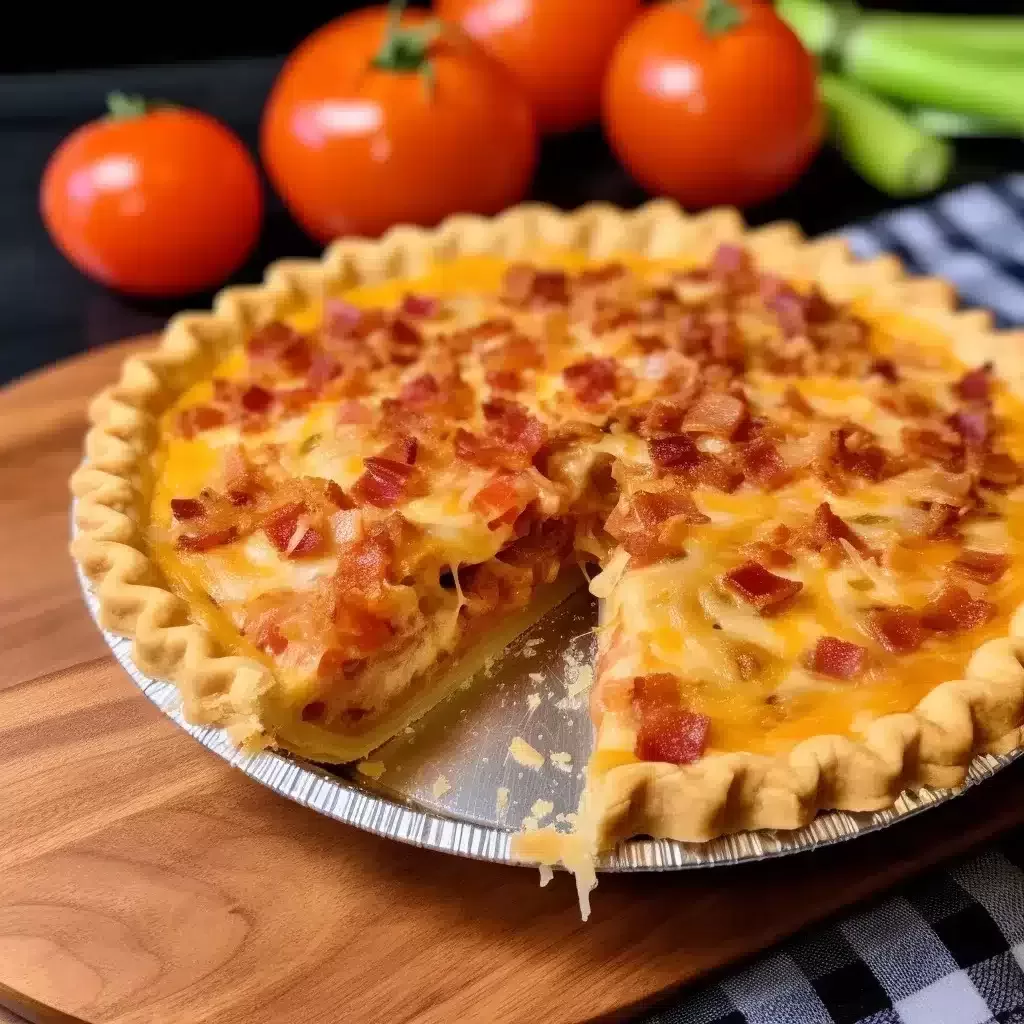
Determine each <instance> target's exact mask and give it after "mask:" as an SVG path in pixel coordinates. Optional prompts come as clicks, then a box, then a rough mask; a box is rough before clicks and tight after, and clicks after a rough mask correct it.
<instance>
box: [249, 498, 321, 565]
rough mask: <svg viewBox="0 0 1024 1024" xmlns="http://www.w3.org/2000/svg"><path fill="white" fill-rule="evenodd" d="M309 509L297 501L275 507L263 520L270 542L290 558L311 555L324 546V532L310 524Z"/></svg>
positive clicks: (264, 529) (264, 530)
mask: <svg viewBox="0 0 1024 1024" xmlns="http://www.w3.org/2000/svg"><path fill="white" fill-rule="evenodd" d="M308 511H309V510H308V509H307V508H306V506H305V505H304V504H303V503H302V502H301V501H296V502H292V503H291V504H288V505H282V506H281V508H278V509H274V511H272V512H271V513H269V515H268V516H267V517H266V518H265V519H264V520H263V532H264V533H265V534H266V535H267V537H268V539H269V540H270V543H271V544H273V545H274V547H275V548H277V550H278V551H280V552H281V554H283V555H286V556H287V557H288V558H301V557H302V556H303V555H311V554H313V552H315V551H318V550H319V549H320V548H321V547H322V546H323V542H324V538H323V534H321V533H320V531H319V530H317V529H315V528H314V527H313V526H311V525H310V524H309V518H308V515H307V513H308Z"/></svg>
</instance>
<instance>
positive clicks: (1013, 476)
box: [978, 452, 1022, 489]
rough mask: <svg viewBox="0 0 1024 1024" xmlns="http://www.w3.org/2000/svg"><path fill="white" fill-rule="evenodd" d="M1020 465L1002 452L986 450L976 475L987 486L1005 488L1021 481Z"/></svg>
mask: <svg viewBox="0 0 1024 1024" xmlns="http://www.w3.org/2000/svg"><path fill="white" fill-rule="evenodd" d="M1021 476H1022V473H1021V467H1020V466H1019V465H1018V464H1017V463H1016V462H1014V460H1013V459H1012V458H1011V457H1010V456H1009V455H1007V454H1005V453H1004V452H987V453H986V454H985V456H984V458H983V459H982V461H981V468H980V470H979V471H978V477H979V479H980V480H981V482H982V483H983V484H985V485H986V486H988V487H994V488H997V489H1005V488H1007V487H1015V486H1016V485H1017V484H1019V483H1020V481H1021Z"/></svg>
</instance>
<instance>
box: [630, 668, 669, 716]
mask: <svg viewBox="0 0 1024 1024" xmlns="http://www.w3.org/2000/svg"><path fill="white" fill-rule="evenodd" d="M679 698H680V692H679V678H678V676H674V675H673V674H672V673H671V672H652V673H650V674H649V675H646V676H637V677H636V678H635V679H634V680H633V690H632V704H633V710H634V711H635V712H636V713H637V714H638V715H640V716H643V714H644V713H645V712H648V711H654V710H656V709H657V708H663V707H671V708H677V707H679Z"/></svg>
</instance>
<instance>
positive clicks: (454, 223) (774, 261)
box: [71, 200, 1024, 868]
mask: <svg viewBox="0 0 1024 1024" xmlns="http://www.w3.org/2000/svg"><path fill="white" fill-rule="evenodd" d="M722 243H738V244H742V245H743V246H744V247H746V248H747V249H748V250H749V251H750V253H751V254H752V255H753V256H754V258H755V260H756V261H757V262H758V264H759V266H761V267H763V268H765V269H767V270H768V271H771V272H774V273H776V274H778V275H780V276H782V277H784V278H786V279H790V280H800V281H805V282H809V283H814V284H816V285H817V286H818V287H819V288H820V290H821V292H822V294H823V295H824V296H825V297H826V298H827V299H828V300H830V301H833V302H848V301H852V300H855V299H862V300H863V299H866V300H867V301H869V302H870V306H871V308H872V309H873V310H881V311H893V312H895V313H897V314H900V315H905V316H907V317H910V318H913V320H914V321H915V322H918V323H923V324H926V325H929V326H930V327H931V328H933V329H935V330H936V331H938V332H941V333H942V334H943V335H944V336H945V338H946V339H948V344H949V347H950V349H951V350H952V352H953V354H954V355H956V356H957V357H958V358H959V359H960V360H961V361H962V362H964V363H965V364H967V365H976V364H978V363H982V362H991V363H992V364H993V366H994V372H995V374H996V375H997V376H998V377H999V378H1000V379H1001V380H1002V381H1003V382H1004V383H1006V384H1007V386H1008V387H1009V389H1010V390H1011V391H1012V392H1013V393H1014V394H1016V395H1017V396H1018V397H1024V331H1020V330H1018V331H996V330H994V329H993V327H992V324H991V318H990V315H989V314H988V313H987V312H985V311H981V310H972V311H958V310H957V309H956V307H955V297H954V293H953V289H952V288H951V286H950V285H949V284H947V283H946V282H944V281H942V280H939V279H936V278H916V277H909V276H907V275H906V274H905V273H904V271H903V270H902V268H901V265H900V263H899V261H898V260H897V259H896V258H895V257H892V256H882V257H878V258H875V259H872V260H868V261H858V260H855V259H854V258H853V257H852V256H851V254H850V253H849V251H848V249H847V246H846V243H845V242H844V241H843V240H842V239H840V238H837V237H826V238H821V239H817V240H813V241H806V240H804V239H803V238H802V236H801V234H800V232H799V231H798V229H797V228H796V227H795V226H794V225H792V224H788V223H779V224H773V225H770V226H767V227H764V228H758V229H748V228H746V227H745V226H744V224H743V221H742V219H741V218H740V216H739V214H738V213H737V212H736V211H734V210H731V209H716V210H711V211H709V212H706V213H702V214H698V215H694V216H691V215H687V214H685V213H683V212H682V211H681V210H680V209H679V208H678V207H676V206H675V205H674V204H672V203H670V202H667V201H663V200H657V201H654V202H651V203H648V204H647V205H645V206H643V207H641V208H640V209H638V210H636V211H634V212H622V211H620V210H617V209H615V208H613V207H610V206H607V205H603V204H592V205H589V206H586V207H584V208H582V209H580V210H578V211H576V212H574V213H570V214H564V213H560V212H558V211H556V210H554V209H551V208H549V207H545V206H540V205H532V204H531V205H523V206H519V207H516V208H514V209H512V210H510V211H508V212H507V213H505V214H503V215H501V216H499V217H497V218H494V219H483V218H478V217H468V216H458V217H453V218H451V219H449V220H447V221H445V222H444V223H443V224H442V225H441V226H440V227H438V228H437V229H434V230H421V229H417V228H410V227H400V228H396V229H394V230H392V231H390V232H388V233H387V234H386V235H385V236H384V237H383V238H381V239H380V240H379V241H368V240H362V239H356V240H343V241H339V242H336V243H335V244H333V245H332V246H331V247H330V248H329V249H327V251H326V252H325V253H324V256H323V258H322V259H321V260H319V261H282V262H279V263H276V264H274V265H272V266H271V267H270V268H269V269H268V271H267V274H266V277H265V280H264V283H263V284H262V285H258V286H253V287H239V288H229V289H226V290H224V291H222V292H221V293H220V294H219V295H218V296H217V298H216V300H215V302H214V308H213V311H212V312H209V313H182V314H179V315H178V316H176V317H174V318H173V319H172V320H171V321H170V323H169V324H168V326H167V328H166V330H165V331H164V334H163V337H162V339H161V341H160V344H159V345H158V346H157V347H156V348H155V349H154V350H153V351H151V352H148V353H144V354H141V355H136V356H132V357H130V358H128V359H127V360H126V361H125V363H124V366H123V369H122V372H121V376H120V379H119V380H118V382H117V383H116V384H114V385H113V386H111V387H109V388H107V389H106V390H104V391H103V392H102V393H101V394H100V395H98V396H97V397H96V398H95V399H94V401H93V402H92V403H91V405H90V407H89V419H90V422H91V424H92V426H91V429H90V430H89V432H88V434H87V437H86V442H85V461H84V463H83V465H82V466H81V467H80V468H79V469H78V470H77V471H76V472H75V474H74V475H73V477H72V480H71V488H72V492H73V494H74V495H75V497H76V498H77V499H78V500H77V506H76V525H77V530H78V535H77V538H76V540H75V541H74V543H73V545H72V552H73V555H74V557H75V558H76V559H77V560H78V562H79V563H80V565H81V566H82V568H83V570H84V572H85V573H86V575H87V576H88V578H89V579H90V581H91V582H92V584H93V586H94V587H95V591H96V594H97V596H98V598H99V617H100V622H101V625H102V626H103V627H104V628H106V629H109V630H111V631H113V632H115V633H118V634H121V635H125V636H130V637H132V638H133V640H134V648H133V651H134V658H135V661H136V663H137V664H138V665H139V667H140V668H141V669H142V670H143V671H145V672H146V673H148V674H150V675H152V676H155V677H157V678H161V679H167V680H170V681H172V682H173V683H174V684H175V685H176V686H177V687H178V689H179V691H180V693H181V695H182V699H183V704H184V711H185V714H186V716H187V717H188V718H189V719H190V720H191V721H193V722H197V723H208V724H217V725H221V726H224V727H226V728H227V729H228V730H229V732H230V734H231V736H232V738H233V739H234V741H235V742H237V743H239V744H241V745H243V746H245V747H249V748H255V747H259V746H261V745H264V744H265V743H266V742H267V737H266V736H265V734H264V731H263V728H262V725H261V702H262V701H263V700H264V698H265V696H266V695H267V694H268V692H270V691H272V690H273V687H274V677H273V673H272V672H271V670H270V669H269V668H267V667H266V666H265V665H263V664H261V663H260V662H258V661H256V660H255V659H250V658H246V657H241V656H237V655H230V654H225V653H222V652H221V651H220V650H218V645H217V642H216V641H215V639H214V637H213V636H212V635H211V633H210V632H209V631H208V630H207V629H206V628H205V627H204V626H203V625H201V624H199V623H197V622H195V621H193V620H192V618H191V617H190V609H189V605H188V603H187V602H186V601H185V600H183V599H182V598H181V597H179V596H177V595H175V594H174V593H172V592H171V591H170V590H169V589H168V588H167V587H166V586H165V585H164V584H163V583H162V581H161V574H160V572H159V571H158V569H157V567H156V565H155V564H154V562H153V561H151V559H150V557H149V556H148V555H147V542H146V536H145V527H146V517H147V515H148V504H147V499H146V495H147V493H148V489H149V487H150V483H151V481H150V479H149V475H150V473H151V467H150V456H151V454H152V453H153V451H154V448H155V444H156V434H157V423H158V418H159V416H160V414H161V413H162V412H163V411H164V410H165V409H166V408H167V407H168V406H169V405H170V404H171V403H172V402H173V401H174V400H175V398H176V397H177V396H178V395H180V394H181V393H182V392H183V391H184V390H185V389H186V388H187V387H189V386H190V385H191V384H192V383H194V382H195V381H196V380H197V379H199V378H200V377H201V376H202V375H203V374H206V373H209V371H210V370H211V369H212V367H213V366H214V365H215V364H216V363H217V362H218V361H219V359H220V358H221V357H223V355H224V354H225V353H226V352H227V351H228V350H229V349H230V348H231V347H232V346H234V345H237V344H239V343H241V342H242V341H244V339H245V338H246V337H247V336H248V335H249V334H250V333H251V332H252V331H253V330H254V329H256V328H258V327H260V326H261V325H263V324H266V323H267V322H269V321H271V320H273V319H275V318H277V317H280V316H284V315H287V314H288V313H289V312H290V311H295V310H297V309H299V308H301V307H303V306H306V305H309V304H311V303H316V302H319V301H321V300H322V299H323V297H324V296H325V295H326V294H335V293H337V292H339V291H342V290H344V289H348V288H352V287H355V286H357V285H363V284H369V283H375V282H382V281H386V280H392V279H400V278H412V277H415V276H417V275H419V274H422V273H424V272H425V271H426V270H427V269H428V268H429V267H430V266H431V265H432V264H435V263H437V262H439V261H447V260H451V259H453V258H455V257H461V256H469V255H484V254H486V255H493V256H499V257H501V258H504V259H510V260H511V259H517V258H526V257H528V256H529V255H531V254H533V253H536V251H537V249H538V247H556V248H559V249H571V250H576V251H580V252H582V253H583V254H585V255H586V256H588V257H589V258H591V259H594V260H601V259H608V258H610V257H612V256H614V255H615V254H616V253H630V254H636V255H639V256H646V257H651V258H660V257H669V256H674V255H678V254H680V253H686V254H687V255H692V257H693V258H694V259H696V260H706V259H708V258H710V256H711V255H712V253H713V252H714V251H715V249H716V248H717V247H718V246H719V245H720V244H722ZM1022 662H1024V606H1021V607H1020V608H1018V609H1017V611H1016V612H1015V614H1014V615H1013V616H1012V618H1011V621H1010V624H1009V635H1008V636H1006V637H1004V638H1001V639H991V640H988V641H986V642H985V643H983V644H982V645H981V646H980V647H978V648H977V650H976V651H975V652H974V654H973V656H972V657H971V658H970V660H969V663H968V664H967V667H966V669H965V671H964V673H963V676H964V678H962V679H955V680H949V681H946V682H943V683H942V684H940V685H938V686H936V687H935V688H934V689H932V690H931V692H930V693H928V694H927V696H925V697H924V699H923V700H921V701H920V702H919V703H918V705H917V706H916V707H915V708H914V709H913V710H911V711H908V712H905V713H896V714H887V715H885V716H883V717H880V718H877V719H876V720H875V721H874V722H873V723H872V724H871V725H870V727H869V728H868V729H867V730H866V731H865V733H864V735H863V738H862V739H854V738H850V737H844V736H836V735H820V736H815V737H812V738H810V739H805V740H803V741H801V742H799V743H797V744H796V745H795V746H794V747H793V748H792V749H791V750H790V751H789V752H788V753H786V754H785V755H779V756H766V755H763V754H753V753H745V752H727V753H714V752H712V753H710V754H707V755H705V756H703V757H701V758H700V759H699V760H698V761H696V762H695V763H693V764H684V765H675V764H668V763H655V762H636V763H630V764H619V765H617V766H612V767H610V768H608V769H607V770H602V771H600V772H596V773H594V774H593V776H592V777H591V778H590V780H589V783H588V787H587V791H586V794H585V797H584V802H583V807H582V808H581V814H580V819H579V826H578V829H577V835H576V836H574V837H572V842H568V843H567V842H566V839H565V837H564V836H562V835H557V834H555V833H553V832H551V831H550V830H539V831H537V832H533V833H527V834H523V835H522V836H520V837H518V842H517V847H516V849H517V852H518V855H519V856H520V857H521V858H522V859H523V860H530V861H540V862H547V863H552V862H555V861H559V860H561V861H562V862H563V863H566V865H567V866H570V867H574V868H582V866H583V864H584V862H586V861H587V859H588V858H590V857H591V856H592V855H593V853H594V852H596V851H598V850H600V849H604V848H607V847H610V846H612V845H614V844H615V843H617V842H618V841H620V840H621V839H623V838H626V837H628V836H630V835H636V834H648V835H652V836H660V837H670V838H675V839H680V840H688V841H703V840H707V839H710V838H713V837H715V836H718V835H722V834H724V833H728V832H734V831H738V830H743V829H762V828H777V829H792V828H796V827H799V826H801V825H804V824H806V823H807V822H808V821H810V820H811V819H812V818H813V817H814V815H815V814H816V813H817V812H818V811H819V810H822V809H831V808H835V809H842V810H848V811H872V810H878V809H880V808H883V807H886V806H889V805H890V804H892V803H893V801H894V800H895V799H896V797H897V796H898V794H899V793H900V792H901V791H902V790H903V789H905V788H908V787H914V786H918V785H929V786H939V787H948V786H956V785H958V784H960V783H961V782H962V781H963V779H964V777H965V774H966V768H967V765H968V763H969V762H970V760H971V758H972V757H973V756H974V755H975V754H976V753H979V752H983V751H984V752H992V753H1005V752H1008V751H1010V750H1013V749H1014V748H1016V747H1018V746H1019V745H1020V744H1021V729H1022V723H1024V667H1022ZM602 742H603V741H602V739H601V738H600V737H599V742H598V749H599V750H600V748H601V743H602Z"/></svg>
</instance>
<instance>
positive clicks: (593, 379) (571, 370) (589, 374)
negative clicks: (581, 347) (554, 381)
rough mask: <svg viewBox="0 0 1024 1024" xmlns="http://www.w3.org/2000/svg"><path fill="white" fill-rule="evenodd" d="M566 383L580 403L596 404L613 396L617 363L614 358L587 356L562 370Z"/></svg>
mask: <svg viewBox="0 0 1024 1024" xmlns="http://www.w3.org/2000/svg"><path fill="white" fill-rule="evenodd" d="M562 377H563V378H564V380H565V383H566V385H567V386H568V387H569V389H570V390H571V391H572V393H573V394H574V395H575V396H576V400H577V401H578V402H580V403H581V404H582V405H586V406H596V405H600V404H601V403H602V402H603V401H605V400H606V399H608V398H611V397H612V396H614V394H615V391H616V388H617V387H618V364H617V363H616V362H615V360H614V359H607V358H605V359H594V358H587V359H584V360H583V361H582V362H579V363H574V364H573V365H572V366H567V367H566V368H565V369H564V370H563V371H562Z"/></svg>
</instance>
